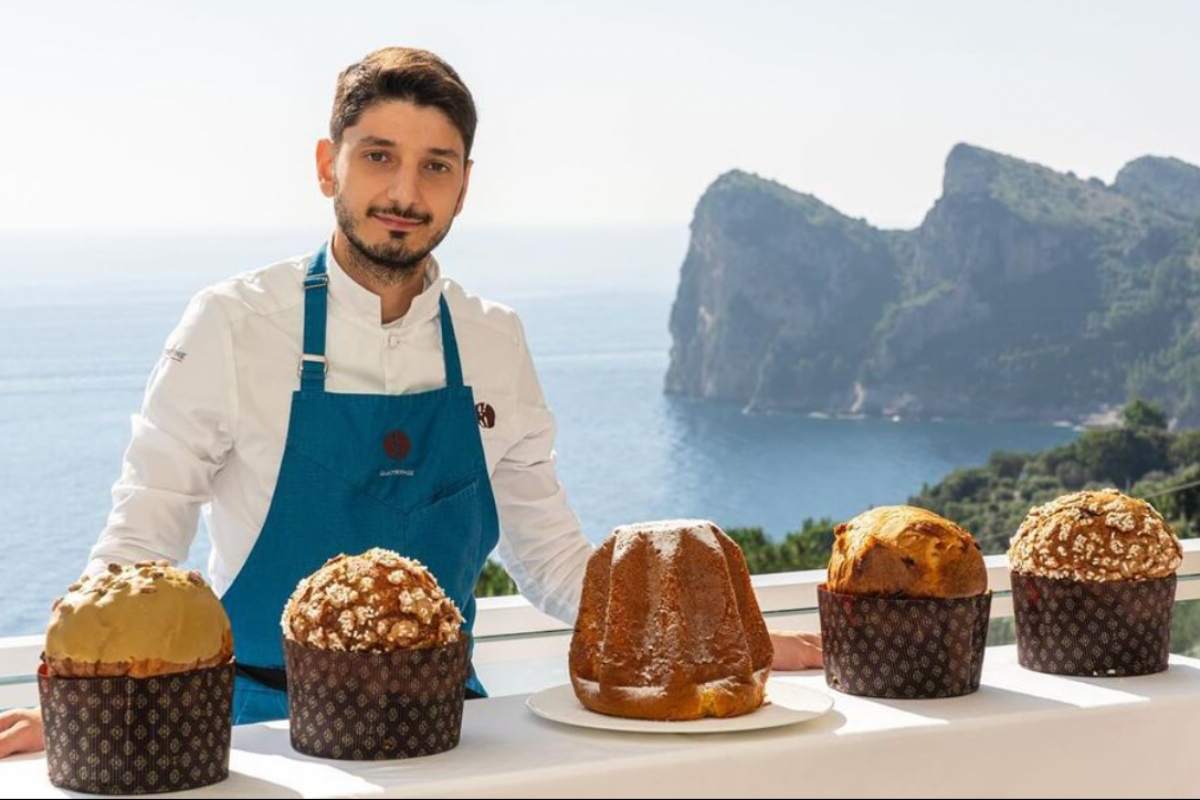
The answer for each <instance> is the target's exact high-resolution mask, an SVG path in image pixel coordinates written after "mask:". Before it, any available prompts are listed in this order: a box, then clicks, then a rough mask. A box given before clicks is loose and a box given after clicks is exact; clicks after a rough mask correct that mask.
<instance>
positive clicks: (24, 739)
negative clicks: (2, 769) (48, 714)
mask: <svg viewBox="0 0 1200 800" xmlns="http://www.w3.org/2000/svg"><path fill="white" fill-rule="evenodd" d="M45 746H46V744H45V742H44V741H43V740H42V710H41V709H40V708H12V709H9V710H8V711H5V712H4V713H3V714H0V758H4V757H5V756H11V755H15V754H17V753H34V752H37V751H38V750H41V749H42V748H44V747H45Z"/></svg>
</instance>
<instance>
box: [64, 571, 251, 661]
mask: <svg viewBox="0 0 1200 800" xmlns="http://www.w3.org/2000/svg"><path fill="white" fill-rule="evenodd" d="M232 655H233V634H232V633H231V631H230V626H229V617H228V616H226V614H225V609H224V607H223V606H222V605H221V601H220V600H218V599H217V597H216V595H214V594H213V592H212V590H211V589H210V588H209V587H208V585H207V584H206V583H205V582H204V579H203V578H202V577H201V576H200V573H199V572H196V571H194V570H193V571H191V572H188V571H186V570H182V569H177V568H175V567H172V566H170V564H169V562H167V561H139V562H138V563H136V564H132V565H128V566H122V565H120V564H109V565H108V569H107V571H105V572H101V573H99V574H97V575H92V576H91V577H84V578H81V579H80V580H79V581H78V582H76V583H73V584H71V586H70V587H68V590H67V594H66V595H65V596H63V597H60V598H59V599H58V600H55V601H54V609H53V611H52V613H51V616H50V625H49V627H48V628H47V630H46V648H45V653H44V656H43V658H44V660H45V662H46V668H47V670H48V672H49V674H50V675H53V676H57V677H70V678H92V677H114V676H120V675H128V676H129V677H132V678H146V677H151V676H154V675H166V674H170V673H176V672H187V671H189V670H195V669H204V668H207V667H215V666H219V665H221V664H224V663H226V662H228V661H229V659H230V658H231V657H232Z"/></svg>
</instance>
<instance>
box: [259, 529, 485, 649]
mask: <svg viewBox="0 0 1200 800" xmlns="http://www.w3.org/2000/svg"><path fill="white" fill-rule="evenodd" d="M280 622H281V624H282V626H283V634H284V636H285V637H286V638H287V639H289V640H291V641H294V642H298V643H300V644H303V645H306V646H308V647H315V648H318V649H323V650H350V651H368V652H386V651H390V650H396V649H423V648H430V647H441V646H444V645H448V644H451V643H453V642H457V641H458V639H459V635H460V634H459V632H460V628H461V626H462V623H463V616H462V614H461V613H460V612H459V610H458V607H457V606H456V605H455V604H454V601H453V600H451V599H450V598H449V597H447V596H446V594H445V592H443V591H442V588H441V587H440V586H439V585H438V582H437V580H436V579H435V578H434V576H433V575H432V574H431V573H430V572H429V570H428V569H426V568H425V566H424V565H422V564H421V562H419V561H417V560H415V559H411V558H405V557H403V556H401V555H399V554H397V553H395V552H393V551H391V550H385V549H383V548H380V547H375V548H372V549H370V550H368V551H366V552H365V553H362V554H361V555H355V556H349V555H345V554H340V555H337V556H335V557H333V558H331V559H329V560H328V561H326V562H325V564H324V565H323V566H322V567H321V568H320V569H318V570H317V571H316V572H314V573H313V574H312V575H309V576H308V577H307V578H304V579H303V580H301V581H300V583H299V584H298V585H297V586H296V590H295V591H294V592H293V593H292V596H291V598H290V599H289V600H288V602H287V605H286V606H285V607H284V610H283V618H282V619H281V621H280Z"/></svg>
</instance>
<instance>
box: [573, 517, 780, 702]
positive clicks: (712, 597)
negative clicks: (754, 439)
mask: <svg viewBox="0 0 1200 800" xmlns="http://www.w3.org/2000/svg"><path fill="white" fill-rule="evenodd" d="M773 656H774V653H773V650H772V646H771V639H770V636H769V635H768V633H767V627H766V623H765V622H764V621H763V616H762V612H761V611H760V610H759V607H758V601H757V600H756V598H755V596H754V589H753V587H752V586H751V584H750V574H749V571H748V570H747V569H746V560H745V558H744V557H743V555H742V551H741V550H740V549H739V548H738V546H737V544H736V543H735V542H734V541H733V540H732V539H730V538H729V537H728V536H727V535H725V533H724V532H723V531H722V530H721V529H720V528H718V527H717V526H716V525H715V524H713V523H711V522H708V521H707V520H668V521H661V522H648V523H641V524H635V525H625V526H621V527H618V528H616V529H615V530H614V531H613V533H612V534H611V535H610V536H609V538H608V539H607V540H606V541H605V542H604V543H603V544H602V545H601V546H600V548H599V549H597V551H596V552H595V553H593V554H592V556H591V558H590V560H589V561H588V565H587V571H586V573H585V576H584V583H583V596H582V599H581V601H580V606H579V614H578V617H577V619H576V622H575V631H574V635H573V636H572V639H571V650H570V662H569V668H570V675H571V684H572V686H573V687H574V690H575V694H576V697H578V698H579V701H580V702H581V703H582V704H583V705H584V707H586V708H588V709H591V710H592V711H597V712H599V713H602V714H609V715H613V716H621V717H637V718H643V719H660V720H685V719H696V718H699V717H706V716H713V717H729V716H735V715H738V714H745V713H748V712H750V711H753V710H754V709H756V708H758V707H759V706H760V705H762V702H763V699H764V690H765V685H766V680H767V676H768V674H769V672H770V669H771V662H772V659H773Z"/></svg>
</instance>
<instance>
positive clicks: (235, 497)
mask: <svg viewBox="0 0 1200 800" xmlns="http://www.w3.org/2000/svg"><path fill="white" fill-rule="evenodd" d="M475 123H476V116H475V108H474V104H473V101H472V99H471V96H470V93H469V91H468V90H467V89H466V87H465V86H464V85H463V83H462V81H461V79H460V78H459V76H458V75H457V73H455V72H454V70H453V69H452V68H450V67H449V66H448V65H446V64H445V63H444V62H443V61H441V60H440V59H439V58H438V57H437V56H435V55H433V54H432V53H429V52H427V51H422V50H415V49H410V48H384V49H382V50H379V51H376V52H374V53H371V54H370V55H368V56H367V57H366V58H364V59H363V60H362V61H360V62H358V63H356V64H354V65H351V66H350V67H348V68H347V69H346V70H344V71H343V72H342V73H341V75H340V76H339V79H338V88H337V93H336V96H335V100H334V109H333V115H332V118H331V123H330V128H331V131H330V138H328V139H322V140H321V141H320V142H319V143H318V146H317V152H316V166H317V177H318V182H319V185H320V188H321V191H322V192H323V193H324V194H325V195H326V196H327V197H329V198H331V199H332V200H333V205H334V210H335V214H336V220H337V224H336V226H335V228H334V231H333V233H332V235H331V236H330V237H329V239H328V240H327V241H326V242H324V243H322V244H321V246H320V247H319V248H318V249H317V251H316V252H315V253H308V254H304V255H300V256H297V257H294V258H290V259H286V260H283V261H280V262H278V263H276V264H273V265H271V266H268V267H265V268H263V269H259V270H256V271H253V272H248V273H244V274H242V275H238V276H235V277H233V278H230V279H228V280H225V281H223V282H221V283H218V284H216V285H214V286H211V287H209V288H207V289H204V290H203V291H201V292H200V293H199V294H197V295H196V296H195V297H194V298H192V301H191V303H190V304H189V305H188V307H187V310H186V311H185V312H184V315H183V318H182V320H181V321H180V323H179V325H178V326H177V327H176V329H175V330H174V332H173V333H172V334H171V335H170V337H169V339H168V340H167V343H166V347H165V349H164V351H163V353H162V355H161V357H160V358H159V361H158V363H157V365H156V366H155V368H154V371H153V373H152V374H151V376H150V380H149V383H148V386H147V389H146V394H145V397H144V400H143V404H142V408H141V410H140V413H138V414H136V415H134V417H133V432H132V439H131V441H130V444H129V447H128V449H127V450H126V452H125V457H124V464H123V467H122V471H121V475H120V478H119V480H118V481H117V482H116V484H115V485H114V487H113V506H112V511H111V513H110V515H109V517H108V521H107V525H106V526H105V528H104V530H103V532H102V533H101V535H100V537H99V541H98V542H97V543H96V545H95V547H94V548H93V549H92V551H91V561H90V562H89V564H88V567H87V569H88V571H95V570H98V569H101V568H103V566H104V565H105V564H106V563H108V562H113V561H115V562H132V561H140V560H146V559H161V558H165V559H169V560H171V561H172V562H177V561H181V560H183V559H184V558H186V556H187V554H188V551H189V548H190V546H191V543H192V540H193V538H194V536H195V533H196V529H197V518H198V515H200V514H202V513H203V514H204V515H205V522H206V526H207V528H208V531H209V533H210V536H211V538H212V551H211V555H210V558H209V563H208V574H209V578H210V581H211V583H212V585H213V588H214V590H215V591H216V592H217V594H218V595H221V596H222V599H223V600H225V601H227V602H228V600H229V597H230V593H231V589H236V588H237V587H236V583H237V582H238V578H239V575H241V576H243V578H244V576H245V573H246V572H247V570H249V569H250V565H251V564H259V565H260V566H259V567H258V569H260V570H261V572H260V573H259V575H260V576H264V575H267V574H269V571H270V570H269V567H270V564H271V563H272V562H271V559H272V558H278V557H280V553H281V551H282V549H283V547H282V546H281V545H280V544H279V542H282V541H284V539H280V540H279V542H277V541H276V540H275V539H274V538H273V537H271V536H268V535H267V534H268V533H269V532H270V531H271V525H270V523H269V520H268V512H269V511H272V509H274V508H275V507H276V506H282V505H287V506H288V507H290V508H291V509H292V510H295V509H296V508H299V509H300V510H301V512H303V510H304V506H303V503H304V502H312V503H314V504H315V505H314V506H313V508H314V509H316V508H318V507H319V505H320V502H321V501H320V499H319V498H318V497H311V498H305V497H302V496H301V495H303V494H304V492H305V487H304V486H303V484H302V483H301V485H288V486H284V485H282V484H281V481H280V476H281V474H286V473H287V470H286V469H283V466H284V465H285V463H286V461H287V460H288V459H290V458H293V457H299V456H292V455H290V452H291V451H290V450H288V448H287V446H286V445H287V443H288V442H290V441H291V440H292V439H293V438H295V437H296V435H297V431H296V426H297V425H298V424H300V422H301V421H299V420H297V419H294V418H293V416H294V413H293V412H294V411H295V406H294V405H292V404H293V403H294V395H299V394H300V392H301V390H302V389H303V387H305V386H309V385H312V386H315V387H317V390H319V391H324V390H326V389H327V390H328V394H326V395H323V397H332V398H335V399H336V397H337V395H339V394H356V395H370V396H375V397H379V398H384V397H385V396H392V395H417V394H421V393H436V392H438V391H440V390H443V388H444V387H451V386H452V385H454V384H455V381H456V380H457V381H458V385H459V386H460V387H469V389H470V392H471V393H472V394H473V400H474V401H475V402H474V404H473V406H467V407H465V408H463V407H460V405H459V404H458V401H457V399H455V398H457V397H458V395H457V394H455V395H454V396H453V397H447V400H446V402H445V403H444V404H441V405H445V407H446V408H445V413H444V414H443V416H444V417H445V418H446V419H450V420H452V421H453V425H454V426H455V430H458V431H467V430H474V429H475V428H477V430H478V437H477V440H478V445H477V446H478V447H480V448H481V450H482V458H481V459H480V460H481V461H482V464H481V477H483V480H482V486H480V488H479V489H478V494H479V496H480V498H481V500H480V503H481V504H482V505H481V512H482V515H483V516H484V517H485V520H484V523H483V526H482V529H483V534H482V535H481V536H480V538H479V540H478V543H477V544H479V545H480V548H479V549H482V546H483V545H487V544H489V543H490V542H492V541H493V540H491V539H488V538H487V530H486V529H487V527H488V522H487V519H486V517H487V516H488V513H489V512H490V511H493V510H494V516H495V518H496V519H495V522H496V523H498V524H494V525H493V527H494V528H496V531H495V533H496V534H497V535H496V537H495V539H494V543H495V544H496V549H497V552H498V554H499V556H500V559H501V560H502V562H503V564H504V566H505V567H506V568H507V570H508V572H509V574H511V575H512V577H513V579H514V580H515V581H516V583H517V586H518V588H519V590H520V591H521V593H522V594H523V595H524V596H525V597H526V598H528V599H529V600H530V602H532V603H533V604H534V605H535V606H537V607H538V608H540V609H542V610H543V611H545V612H546V613H548V614H550V615H552V616H554V617H557V618H558V619H560V620H562V621H563V622H564V623H565V624H567V625H571V624H573V622H574V619H575V613H576V609H577V607H578V603H579V596H580V589H581V584H582V579H583V574H584V569H585V565H586V562H587V559H588V556H589V555H590V554H591V552H592V547H591V545H590V544H589V542H588V540H587V539H586V538H585V537H584V535H583V532H582V530H581V528H580V524H579V520H578V518H577V517H576V515H575V514H574V513H573V511H572V510H571V507H570V505H569V504H568V502H567V497H566V494H565V492H564V490H563V487H562V485H561V484H560V483H559V481H558V478H557V476H556V474H555V453H554V435H555V424H554V419H553V416H552V415H551V413H550V410H549V409H548V408H547V406H546V402H545V398H544V397H543V394H542V391H541V387H540V385H539V383H538V378H537V374H536V372H535V369H534V365H533V362H532V360H531V358H530V353H529V349H528V345H527V342H526V338H525V333H524V330H523V329H522V326H521V322H520V320H519V319H518V318H517V316H516V314H515V313H514V312H513V311H512V310H511V309H509V308H507V307H505V306H503V305H500V304H498V303H493V302H489V301H487V300H483V299H481V298H479V297H476V296H474V295H472V294H470V293H469V292H467V291H466V290H464V289H463V287H461V286H459V285H458V284H457V283H456V282H455V281H453V280H452V279H451V278H449V277H447V276H446V275H444V274H443V272H442V268H441V265H440V264H439V263H438V261H437V259H436V258H435V257H434V255H433V250H434V249H435V248H436V246H437V245H438V244H439V243H440V242H441V240H442V239H443V238H444V237H445V235H446V234H447V233H448V232H449V230H450V227H451V223H452V221H453V219H454V217H455V216H456V215H457V214H458V213H459V212H460V211H461V210H462V207H463V201H464V199H465V197H466V192H467V186H468V182H469V178H470V171H471V166H472V163H473V162H472V161H471V160H470V150H471V146H472V143H473V139H474V133H475ZM318 294H319V295H320V303H321V304H322V306H323V307H322V311H323V315H324V320H325V324H324V326H322V330H323V333H321V334H320V336H321V337H322V338H323V339H324V341H322V342H320V343H319V345H320V347H319V352H314V351H315V350H316V349H317V348H314V345H313V342H312V341H311V340H310V339H309V338H308V337H306V335H305V330H306V328H305V317H306V315H307V316H309V317H313V309H314V308H316V307H319V306H316V305H315V302H316V300H315V298H316V296H317V295H318ZM444 319H445V321H444ZM450 320H452V323H450V322H449V321H450ZM314 324H315V323H311V322H310V326H309V327H310V330H309V334H310V335H312V334H313V331H312V330H311V329H312V326H313V325H314ZM448 324H449V325H450V327H449V328H448V327H447V325H448ZM452 357H453V358H452ZM381 402H388V401H387V400H386V399H383V400H381ZM439 402H440V401H439ZM438 413H439V414H442V412H440V411H439V412H438ZM467 416H469V420H468V419H466V417H467ZM352 423H353V420H351V423H348V424H352ZM468 423H469V427H465V426H466V425H467V424H468ZM305 424H308V425H310V426H312V425H321V424H324V423H322V422H321V421H311V420H310V421H308V422H307V423H305ZM289 426H290V427H291V428H292V430H291V432H289ZM306 435H307V434H306ZM391 435H392V434H391V433H389V436H391ZM475 439H476V437H475V435H474V433H471V434H470V435H469V436H467V437H466V438H465V439H464V441H468V442H469V441H472V440H475ZM392 445H395V440H394V439H393V440H390V444H389V443H388V442H385V443H383V446H382V450H384V451H386V453H387V455H389V456H391V457H395V456H397V455H403V456H405V457H407V455H408V449H409V448H410V447H412V448H419V447H421V446H423V445H429V446H430V447H435V446H437V445H436V443H421V442H410V441H408V438H407V437H404V442H403V448H401V449H403V450H404V453H403V454H400V453H397V452H396V447H394V446H392ZM471 446H472V445H470V444H468V446H467V449H468V450H469V449H470V448H471ZM366 449H371V448H366ZM458 449H462V448H461V447H459V446H458V445H457V444H456V450H458ZM346 453H347V459H348V461H351V462H353V461H355V460H356V459H359V458H364V459H371V458H377V457H380V456H378V454H377V453H376V452H374V450H372V452H371V453H370V454H369V455H367V454H364V455H361V456H360V454H358V453H357V451H356V450H355V449H354V448H353V447H350V448H349V449H348V450H347V451H346ZM402 461H403V459H400V460H399V461H398V462H397V463H398V464H399V466H397V468H396V469H395V470H391V472H393V473H395V474H396V476H397V477H398V478H399V479H403V477H404V473H405V472H406V470H405V469H404V468H403V464H402V463H401V462H402ZM325 467H326V468H329V469H330V471H331V472H336V471H337V469H338V464H337V463H330V460H329V459H328V458H327V459H326V463H325ZM446 469H451V468H450V467H447V468H446ZM407 471H408V472H410V473H411V472H412V470H407ZM385 472H388V471H387V470H383V471H380V474H384V473H385ZM484 472H485V473H486V475H484V474H483V473H484ZM433 477H434V478H436V479H437V480H436V481H435V482H437V481H440V480H441V479H442V478H444V477H445V476H442V475H437V476H433ZM340 480H341V479H340V478H338V477H337V476H334V477H333V478H332V480H331V484H333V485H336V484H337V483H338V482H339V481H340ZM293 482H294V481H293ZM283 494H286V495H287V496H286V497H281V495H283ZM315 494H320V493H319V492H318V493H315ZM419 499H421V500H422V501H425V500H430V501H431V502H432V500H431V498H427V497H422V498H419ZM275 513H282V512H273V515H274V514H275ZM303 517H304V514H303V513H301V514H300V515H299V516H294V517H293V518H294V519H302V518H303ZM311 527H312V528H313V529H312V530H310V531H308V532H307V539H308V541H309V542H310V544H311V546H312V547H313V548H316V547H319V546H324V547H326V548H327V549H328V547H330V546H332V547H333V551H337V550H338V549H339V548H338V547H337V544H338V542H336V541H333V542H327V541H322V540H321V537H322V536H326V535H333V532H327V531H321V530H318V529H317V526H316V525H314V526H311ZM288 534H289V537H290V535H291V534H292V531H288ZM289 541H290V538H289ZM382 544H384V545H385V546H386V543H382ZM289 546H290V545H289ZM490 550H491V547H490V546H488V547H487V548H486V550H485V551H484V552H482V553H470V554H466V555H463V554H453V553H452V554H449V556H448V557H449V558H451V559H452V560H451V561H449V562H447V563H452V564H455V565H456V569H457V564H458V561H454V560H453V559H466V561H464V562H463V563H464V564H466V567H467V568H466V569H464V570H463V573H464V575H467V576H468V577H469V578H470V579H471V581H472V582H473V580H474V578H475V577H477V576H478V574H479V568H480V567H481V566H482V559H483V558H484V557H486V555H487V551H490ZM330 554H332V552H331V553H330ZM467 562H470V563H467ZM318 565H319V561H318V562H317V563H316V564H314V566H318ZM289 579H290V577H289ZM274 599H277V598H272V600H274ZM460 602H472V603H473V601H469V600H468V599H467V598H465V597H464V598H460ZM245 604H246V605H252V603H250V602H246V603H245ZM238 613H242V612H238ZM278 614H279V611H278V608H273V609H270V610H269V615H270V616H271V617H272V618H273V619H274V620H275V621H276V622H277V619H278ZM233 616H234V620H235V645H236V644H237V636H236V633H237V630H236V629H237V627H238V625H237V622H238V620H237V615H236V614H234V615H233ZM276 637H277V632H276ZM772 640H773V643H774V645H775V650H776V660H775V666H776V667H777V668H783V669H796V668H803V667H808V666H816V665H819V664H820V643H819V639H818V638H817V637H814V636H810V635H806V634H799V633H778V632H777V633H773V634H772ZM239 660H242V659H241V657H240V656H239ZM239 680H242V676H239ZM246 680H247V685H248V686H249V685H253V684H254V682H253V681H250V680H249V679H246ZM468 688H469V689H470V688H471V685H470V684H469V685H468ZM264 692H265V690H264ZM476 693H477V694H478V693H479V692H476ZM243 705H244V706H245V707H246V709H247V712H246V714H245V715H243V720H247V719H256V718H266V717H269V716H272V715H277V714H272V713H271V712H269V711H267V710H264V709H265V708H266V706H263V707H261V708H257V709H252V708H250V706H249V705H245V703H243ZM250 705H253V703H251V704H250ZM276 708H278V706H276ZM284 708H285V707H284ZM235 711H236V709H235ZM40 746H41V724H40V716H39V715H38V713H37V711H36V709H33V710H14V711H10V712H7V713H6V714H3V715H0V756H3V755H7V754H9V753H12V752H20V751H23V750H31V749H37V748H39V747H40Z"/></svg>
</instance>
